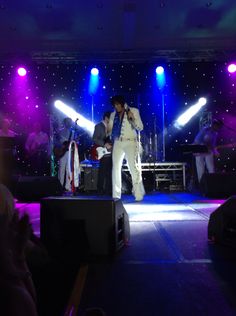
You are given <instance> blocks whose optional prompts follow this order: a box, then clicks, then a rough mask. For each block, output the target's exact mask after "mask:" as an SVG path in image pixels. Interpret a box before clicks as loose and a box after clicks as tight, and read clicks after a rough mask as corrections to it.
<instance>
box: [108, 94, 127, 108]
mask: <svg viewBox="0 0 236 316" xmlns="http://www.w3.org/2000/svg"><path fill="white" fill-rule="evenodd" d="M115 103H120V104H121V105H123V106H124V105H125V98H124V97H123V95H114V96H113V97H111V104H112V105H113V106H114V105H115Z"/></svg>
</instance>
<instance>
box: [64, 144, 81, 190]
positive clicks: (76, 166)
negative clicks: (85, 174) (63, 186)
mask: <svg viewBox="0 0 236 316" xmlns="http://www.w3.org/2000/svg"><path fill="white" fill-rule="evenodd" d="M72 145H74V166H73V167H74V172H72V165H71V153H72ZM67 163H68V169H67V170H68V178H69V180H70V181H74V187H75V188H78V187H79V175H80V164H79V152H78V146H77V144H76V142H75V141H74V140H72V141H71V142H70V145H69V154H68V162H67ZM72 188H73V185H72Z"/></svg>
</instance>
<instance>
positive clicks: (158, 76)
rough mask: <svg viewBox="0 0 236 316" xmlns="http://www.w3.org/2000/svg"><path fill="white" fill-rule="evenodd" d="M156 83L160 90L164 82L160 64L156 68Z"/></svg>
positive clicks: (164, 78)
mask: <svg viewBox="0 0 236 316" xmlns="http://www.w3.org/2000/svg"><path fill="white" fill-rule="evenodd" d="M156 83H157V86H158V88H159V89H160V90H162V89H163V88H164V86H165V84H166V77H165V71H164V68H163V67H162V66H158V67H157V68H156Z"/></svg>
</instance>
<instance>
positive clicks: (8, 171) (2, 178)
mask: <svg viewBox="0 0 236 316" xmlns="http://www.w3.org/2000/svg"><path fill="white" fill-rule="evenodd" d="M10 127H11V122H10V120H9V119H8V118H6V117H5V118H3V119H2V120H1V128H0V138H1V140H2V141H1V142H0V166H1V168H0V182H1V183H4V184H5V185H7V186H8V187H9V185H10V182H11V177H12V175H13V172H14V168H15V164H16V163H15V154H16V149H15V144H16V142H15V141H16V136H17V133H15V132H14V131H13V130H11V129H10Z"/></svg>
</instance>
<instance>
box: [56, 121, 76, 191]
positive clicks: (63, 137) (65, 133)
mask: <svg viewBox="0 0 236 316" xmlns="http://www.w3.org/2000/svg"><path fill="white" fill-rule="evenodd" d="M76 122H77V120H76ZM76 122H75V126H73V121H72V119H71V118H69V117H66V118H64V120H63V127H62V128H61V129H60V130H59V131H58V132H57V135H56V136H57V144H56V146H55V148H54V154H55V156H56V158H57V159H59V169H58V178H59V181H60V183H61V185H62V187H63V188H64V189H65V191H69V192H70V191H71V190H72V183H71V181H72V180H71V169H70V165H69V163H68V161H69V158H70V157H69V155H70V151H69V149H70V147H69V145H70V142H71V141H75V142H77V140H78V130H77V128H76ZM75 153H76V159H74V162H75V163H76V165H77V168H76V170H75V173H76V182H78V177H79V175H78V172H79V170H77V169H78V168H79V166H78V163H79V155H78V151H77V149H76V151H75Z"/></svg>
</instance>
